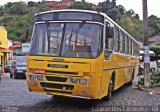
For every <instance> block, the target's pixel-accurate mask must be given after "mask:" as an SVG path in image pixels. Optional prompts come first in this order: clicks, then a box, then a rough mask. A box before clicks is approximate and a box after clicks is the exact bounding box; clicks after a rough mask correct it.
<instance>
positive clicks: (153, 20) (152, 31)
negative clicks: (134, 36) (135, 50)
mask: <svg viewBox="0 0 160 112" xmlns="http://www.w3.org/2000/svg"><path fill="white" fill-rule="evenodd" d="M148 25H149V35H151V36H153V35H156V34H158V33H159V32H160V18H158V17H157V16H154V15H151V16H150V17H149V18H148Z"/></svg>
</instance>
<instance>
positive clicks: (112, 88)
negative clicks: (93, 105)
mask: <svg viewBox="0 0 160 112" xmlns="http://www.w3.org/2000/svg"><path fill="white" fill-rule="evenodd" d="M113 91H114V75H113V74H112V76H111V78H110V81H109V84H108V94H107V96H105V97H104V98H103V100H104V101H106V100H110V99H111V98H112V93H113Z"/></svg>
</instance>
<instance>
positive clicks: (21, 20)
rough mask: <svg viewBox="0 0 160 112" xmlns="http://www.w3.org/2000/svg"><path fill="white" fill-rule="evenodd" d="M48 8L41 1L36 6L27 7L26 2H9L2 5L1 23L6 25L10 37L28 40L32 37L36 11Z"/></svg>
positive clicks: (0, 12)
mask: <svg viewBox="0 0 160 112" xmlns="http://www.w3.org/2000/svg"><path fill="white" fill-rule="evenodd" d="M34 3H35V2H34ZM46 10H49V8H48V7H47V6H45V4H44V3H43V4H42V3H41V2H39V3H35V7H27V5H26V4H25V3H24V2H14V3H11V2H9V3H7V4H6V5H5V6H3V7H0V16H1V15H2V16H1V17H0V24H1V25H3V26H4V27H6V30H7V31H8V38H9V39H12V40H18V41H23V42H26V41H27V40H28V38H30V37H31V33H32V29H33V22H34V15H35V13H38V12H40V11H46Z"/></svg>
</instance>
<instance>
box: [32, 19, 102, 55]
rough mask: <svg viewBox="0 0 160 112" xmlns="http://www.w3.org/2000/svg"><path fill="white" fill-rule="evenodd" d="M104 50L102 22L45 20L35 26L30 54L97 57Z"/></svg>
mask: <svg viewBox="0 0 160 112" xmlns="http://www.w3.org/2000/svg"><path fill="white" fill-rule="evenodd" d="M102 50H103V24H102V23H98V22H91V21H90V22H87V21H74V22H71V21H69V22H68V21H65V22H62V21H58V22H55V21H44V22H37V23H36V24H35V26H34V31H33V37H32V44H31V49H30V52H29V55H38V56H54V57H67V58H96V57H98V56H99V55H100V54H101V53H102Z"/></svg>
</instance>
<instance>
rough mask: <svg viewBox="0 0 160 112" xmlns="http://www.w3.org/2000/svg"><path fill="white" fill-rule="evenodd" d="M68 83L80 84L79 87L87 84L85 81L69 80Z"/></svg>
mask: <svg viewBox="0 0 160 112" xmlns="http://www.w3.org/2000/svg"><path fill="white" fill-rule="evenodd" d="M70 82H71V83H73V84H81V85H86V84H87V80H86V79H77V78H71V79H70Z"/></svg>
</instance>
